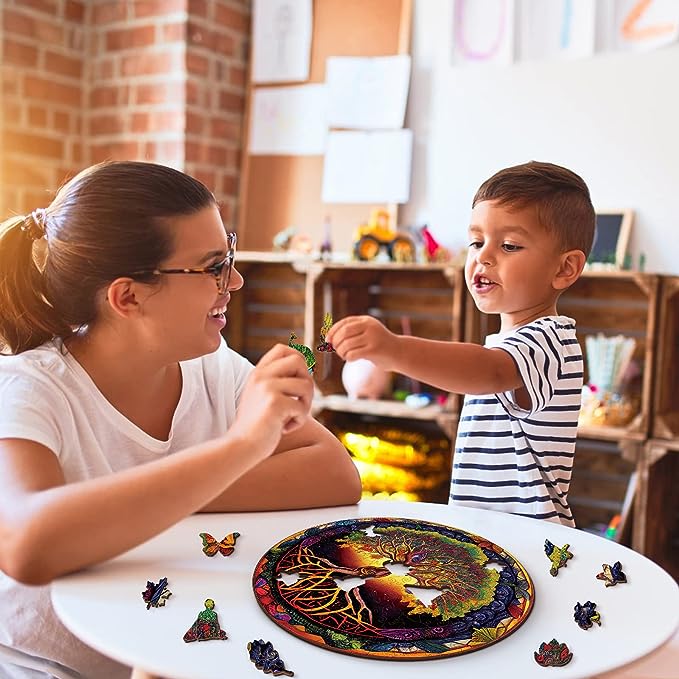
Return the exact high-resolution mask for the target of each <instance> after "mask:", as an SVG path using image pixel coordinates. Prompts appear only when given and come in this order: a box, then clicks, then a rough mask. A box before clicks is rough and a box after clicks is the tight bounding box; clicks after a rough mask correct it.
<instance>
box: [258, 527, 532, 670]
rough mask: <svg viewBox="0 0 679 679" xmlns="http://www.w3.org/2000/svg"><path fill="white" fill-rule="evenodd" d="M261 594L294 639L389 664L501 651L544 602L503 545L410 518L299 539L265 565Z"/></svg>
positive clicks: (277, 548) (317, 531)
mask: <svg viewBox="0 0 679 679" xmlns="http://www.w3.org/2000/svg"><path fill="white" fill-rule="evenodd" d="M253 588H254V592H255V597H256V598H257V601H258V603H259V605H260V606H261V607H262V609H263V610H264V611H265V613H266V614H267V615H268V616H269V617H270V618H272V619H273V620H274V622H276V624H278V625H280V626H281V627H282V628H283V629H285V630H287V631H288V632H290V633H291V634H294V635H295V636H298V637H300V638H302V639H304V640H305V641H308V642H310V643H312V644H316V645H318V646H322V647H324V648H328V649H330V650H333V651H339V652H340V653H349V654H351V655H359V656H367V657H371V658H384V659H388V660H423V659H429V658H432V659H433V658H441V657H443V656H450V655H458V654H461V653H467V652H469V651H474V650H477V649H480V648H483V647H485V646H488V645H490V644H493V643H495V642H496V641H500V640H501V639H504V638H505V637H507V636H508V635H509V634H510V633H511V632H513V631H514V630H516V629H517V628H518V627H519V626H520V625H521V624H522V623H523V622H524V621H525V620H526V618H527V617H528V615H529V613H530V611H531V608H532V606H533V600H534V589H533V583H532V581H531V579H530V576H529V575H528V573H527V572H526V569H525V568H524V567H523V566H522V565H521V564H520V563H519V562H518V561H517V560H516V559H515V558H514V557H513V556H512V555H511V554H509V553H507V552H506V551H505V550H504V549H502V548H501V547H499V546H498V545H495V544H493V543H492V542H489V541H488V540H486V539H484V538H482V537H479V536H478V535H473V534H471V533H467V532H465V531H463V530H459V529H457V528H451V527H449V526H443V525H440V524H436V523H430V522H428V521H419V520H415V519H400V518H399V519H396V518H372V519H368V518H366V519H345V520H343V521H335V522H333V523H326V524H323V525H320V526H313V527H312V528H307V529H306V530H304V531H301V532H299V533H296V534H295V535H291V536H290V537H287V538H285V539H284V540H281V541H280V542H279V543H278V544H276V545H274V546H273V547H272V548H271V549H270V550H269V551H268V552H267V553H266V554H265V555H264V556H263V557H262V558H261V559H260V561H259V563H258V564H257V566H256V568H255V571H254V574H253ZM425 594H426V595H428V596H425Z"/></svg>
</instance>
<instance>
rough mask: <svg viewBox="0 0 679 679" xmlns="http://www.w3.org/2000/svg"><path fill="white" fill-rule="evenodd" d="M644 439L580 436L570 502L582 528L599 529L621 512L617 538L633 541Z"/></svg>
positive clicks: (578, 524) (576, 521)
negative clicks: (609, 438)
mask: <svg viewBox="0 0 679 679" xmlns="http://www.w3.org/2000/svg"><path fill="white" fill-rule="evenodd" d="M642 446H643V443H641V442H639V441H623V442H622V443H619V442H614V441H605V440H601V439H598V438H585V437H583V436H578V441H577V445H576V449H575V460H574V463H573V476H572V478H571V485H570V490H569V493H568V502H569V505H570V507H571V510H572V512H573V517H574V518H575V523H576V525H577V527H578V528H580V529H583V530H597V528H598V529H602V528H605V527H606V526H608V525H609V523H610V522H611V520H612V519H613V518H614V517H615V516H619V517H620V520H619V524H618V531H617V534H616V538H615V539H616V541H619V542H623V543H624V544H630V543H631V527H632V521H633V518H634V517H633V511H632V509H633V506H634V504H633V503H634V498H635V494H636V491H637V488H638V475H637V470H636V465H637V460H638V458H639V455H640V451H641V448H642Z"/></svg>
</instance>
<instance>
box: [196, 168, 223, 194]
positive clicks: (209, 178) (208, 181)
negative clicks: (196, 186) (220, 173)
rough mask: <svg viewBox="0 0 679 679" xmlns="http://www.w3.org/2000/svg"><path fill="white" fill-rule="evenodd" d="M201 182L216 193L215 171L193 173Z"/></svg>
mask: <svg viewBox="0 0 679 679" xmlns="http://www.w3.org/2000/svg"><path fill="white" fill-rule="evenodd" d="M191 174H192V176H194V177H195V178H196V179H197V180H198V181H199V182H203V184H205V186H207V187H208V189H210V191H214V190H215V188H216V186H217V174H216V173H215V172H214V170H195V171H194V172H192V173H191Z"/></svg>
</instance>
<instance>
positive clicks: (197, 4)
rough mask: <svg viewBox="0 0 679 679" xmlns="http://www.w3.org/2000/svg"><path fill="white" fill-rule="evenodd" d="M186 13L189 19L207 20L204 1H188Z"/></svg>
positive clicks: (206, 7)
mask: <svg viewBox="0 0 679 679" xmlns="http://www.w3.org/2000/svg"><path fill="white" fill-rule="evenodd" d="M188 13H189V16H190V17H198V18H199V19H207V18H208V6H207V1H206V0H189V6H188Z"/></svg>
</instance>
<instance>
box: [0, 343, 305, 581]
mask: <svg viewBox="0 0 679 679" xmlns="http://www.w3.org/2000/svg"><path fill="white" fill-rule="evenodd" d="M312 395H313V383H312V382H311V379H310V378H309V374H308V372H307V370H306V366H305V364H304V360H303V359H302V357H301V355H300V354H299V353H298V352H296V351H294V350H292V349H290V348H288V347H283V346H277V347H274V348H273V349H272V350H271V351H269V352H268V353H267V354H266V355H265V356H264V357H263V358H262V359H261V360H260V362H259V364H258V366H257V368H256V369H255V370H253V371H252V374H251V375H250V377H249V379H248V383H247V385H246V388H245V390H244V392H243V395H242V396H241V405H242V406H243V407H242V409H241V411H240V412H239V413H238V416H237V417H236V421H235V422H234V423H233V424H232V425H231V428H230V429H229V431H228V432H227V433H226V435H225V436H222V437H220V438H217V439H213V440H210V441H206V442H200V443H197V444H196V445H194V446H191V447H189V448H186V449H185V450H183V451H181V452H178V453H175V454H173V455H169V456H167V457H165V458H163V459H160V460H155V461H154V462H149V463H147V464H143V465H139V466H136V467H132V468H130V469H126V470H124V471H119V472H115V473H113V474H109V475H107V476H102V477H98V478H95V479H87V480H82V481H74V482H72V483H65V478H64V475H63V472H62V469H61V466H60V464H59V460H58V458H57V457H56V455H54V454H53V453H52V452H51V451H50V450H49V449H48V448H46V447H45V446H43V445H42V444H39V443H36V442H35V441H29V440H26V439H20V438H4V439H0V479H2V492H0V545H1V546H2V547H1V549H0V569H2V570H3V571H4V572H5V573H7V574H8V575H10V576H11V577H13V578H14V579H16V580H19V581H21V582H24V583H27V584H43V583H46V582H49V581H50V580H52V579H53V578H55V577H58V576H59V575H63V574H64V573H68V572H70V571H73V570H76V569H78V568H82V567H84V566H89V565H91V564H94V563H98V562H100V561H103V560H105V559H109V558H112V557H114V556H116V555H118V554H120V553H122V552H124V551H126V550H128V549H131V548H132V547H135V546H136V545H138V544H140V543H141V542H144V541H145V540H148V539H149V538H151V537H152V536H154V535H156V534H158V533H160V532H161V531H163V530H165V529H166V528H168V527H169V526H171V525H172V524H174V523H176V522H177V521H179V520H180V519H182V518H183V517H185V516H187V515H189V514H192V513H193V512H196V511H198V510H199V509H200V508H201V507H203V506H204V505H205V503H206V502H210V501H211V500H212V499H214V498H215V497H217V496H218V495H219V494H220V493H222V492H223V491H224V490H225V489H226V488H228V487H229V486H230V485H231V484H233V483H234V482H235V481H236V480H237V479H239V478H240V477H241V476H243V475H244V474H245V473H246V472H248V471H250V470H251V469H252V468H254V467H256V466H257V465H258V464H259V463H260V462H262V460H264V459H265V458H267V457H268V456H269V455H271V454H273V453H274V452H275V451H276V450H278V449H279V444H280V441H281V437H282V436H286V435H290V436H292V435H293V434H294V432H297V431H298V430H301V429H303V428H305V427H306V426H308V425H307V418H308V413H309V408H310V405H311V398H312ZM74 445H77V444H74ZM73 452H74V454H78V452H79V451H77V450H75V451H73ZM115 454H116V451H115V450H112V451H110V455H111V456H112V457H113V456H114V455H115Z"/></svg>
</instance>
